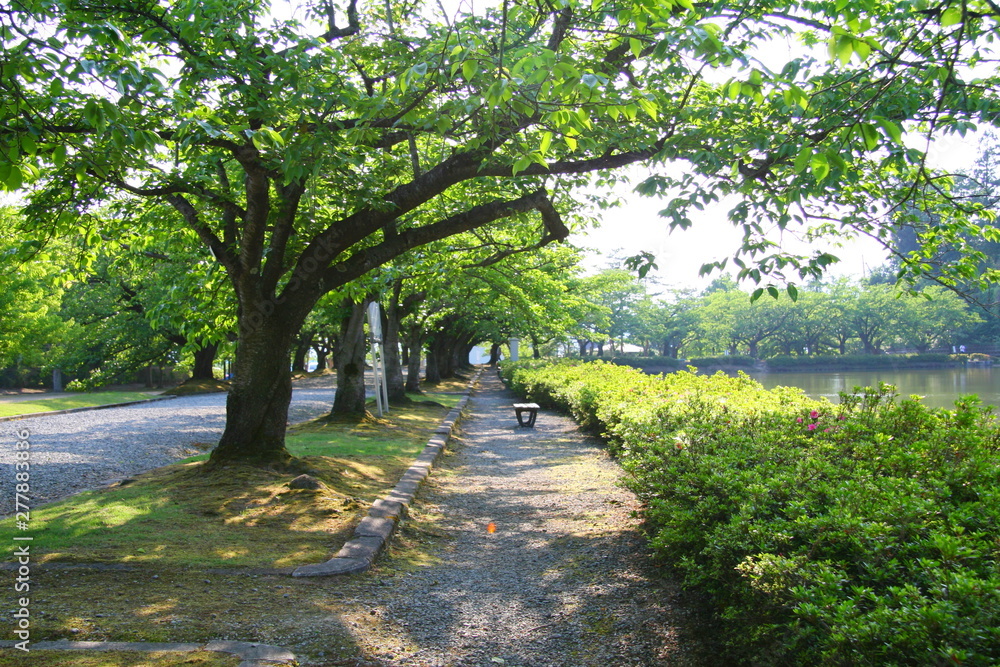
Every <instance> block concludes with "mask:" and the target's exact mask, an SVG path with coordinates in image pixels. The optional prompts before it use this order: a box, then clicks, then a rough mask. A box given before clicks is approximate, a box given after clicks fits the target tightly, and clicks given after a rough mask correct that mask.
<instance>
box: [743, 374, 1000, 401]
mask: <svg viewBox="0 0 1000 667" xmlns="http://www.w3.org/2000/svg"><path fill="white" fill-rule="evenodd" d="M751 375H752V376H753V377H754V379H756V380H757V381H759V382H760V383H761V384H763V385H764V386H765V387H767V388H768V389H771V388H773V387H778V386H785V387H800V388H802V390H803V391H805V392H806V394H808V395H810V396H812V397H814V398H820V397H823V398H827V399H829V400H830V401H833V402H834V403H839V402H840V398H839V394H840V392H842V391H845V392H850V391H852V390H853V389H854V387H856V386H858V387H870V386H876V385H877V384H878V383H879V382H880V381H881V382H886V383H888V384H892V385H895V386H896V390H897V391H898V392H899V395H900V396H901V397H904V398H905V397H909V396H910V395H911V394H917V395H919V396H923V397H924V399H923V403H924V404H925V405H928V406H930V407H935V408H954V407H955V400H956V399H958V397H959V396H967V395H969V394H976V395H978V396H979V398H980V399H981V400H982V401H983V402H984V403H988V404H990V405H994V406H997V407H998V408H1000V367H997V368H946V369H938V370H914V371H891V370H885V371H841V372H835V373H760V374H757V373H751Z"/></svg>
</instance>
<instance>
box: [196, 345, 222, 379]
mask: <svg viewBox="0 0 1000 667" xmlns="http://www.w3.org/2000/svg"><path fill="white" fill-rule="evenodd" d="M218 351H219V344H218V343H206V344H205V345H204V346H203V347H202V348H201V349H200V350H197V351H196V352H195V353H194V367H193V368H192V369H191V379H193V380H214V379H215V355H216V353H217V352H218Z"/></svg>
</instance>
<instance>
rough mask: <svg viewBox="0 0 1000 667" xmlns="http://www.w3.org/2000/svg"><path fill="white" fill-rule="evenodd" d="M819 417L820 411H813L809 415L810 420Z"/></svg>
mask: <svg viewBox="0 0 1000 667" xmlns="http://www.w3.org/2000/svg"><path fill="white" fill-rule="evenodd" d="M817 417H819V411H818V410H813V411H812V412H810V413H809V418H810V419H816V418H817Z"/></svg>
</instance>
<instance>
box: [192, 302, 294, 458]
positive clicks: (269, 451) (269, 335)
mask: <svg viewBox="0 0 1000 667" xmlns="http://www.w3.org/2000/svg"><path fill="white" fill-rule="evenodd" d="M254 324H255V325H257V326H241V327H240V336H239V341H238V343H237V346H236V360H235V362H234V363H233V383H232V387H231V388H230V390H229V398H228V400H227V401H226V429H225V431H224V432H223V434H222V439H221V440H219V445H218V446H217V447H216V448H215V449H214V450H213V451H212V456H211V461H212V463H227V462H240V463H250V464H258V465H260V464H284V463H287V462H288V460H289V459H290V458H291V457H290V455H289V454H288V451H287V450H286V449H285V427H286V425H287V422H288V404H289V403H290V402H291V400H292V379H291V374H290V373H289V371H288V362H289V352H290V349H291V345H292V337H293V335H294V332H295V329H296V328H297V327H298V323H295V322H288V321H287V320H285V321H283V320H282V318H279V317H275V316H273V315H272V316H270V317H261V318H260V319H259V320H257V321H255V322H254Z"/></svg>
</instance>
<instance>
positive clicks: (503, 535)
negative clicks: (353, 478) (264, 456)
mask: <svg viewBox="0 0 1000 667" xmlns="http://www.w3.org/2000/svg"><path fill="white" fill-rule="evenodd" d="M514 400H515V397H514V396H513V395H512V394H510V393H509V392H507V391H506V390H505V389H504V388H503V386H502V384H501V383H500V382H499V380H498V379H497V378H496V375H495V374H494V373H493V372H492V371H489V372H487V373H485V374H484V375H483V378H482V380H481V383H480V389H479V390H477V391H476V393H475V394H473V400H472V402H471V404H470V406H471V412H470V414H469V416H468V417H467V418H466V419H465V420H464V421H463V422H462V425H461V431H463V432H464V433H463V435H462V436H461V438H460V440H459V442H458V443H456V442H454V441H453V443H452V450H453V454H452V455H451V456H450V457H448V458H447V459H446V460H445V462H444V465H443V467H439V468H437V469H435V471H434V472H433V474H432V475H431V477H430V482H429V484H428V486H426V487H425V488H424V489H423V490H422V491H421V493H420V494H419V496H418V501H417V503H416V505H415V507H414V508H413V519H412V523H414V524H416V526H417V527H419V526H421V525H425V524H426V523H427V522H428V520H433V521H432V524H433V526H434V527H435V528H434V529H430V530H431V532H432V534H437V535H440V539H437V540H434V541H435V542H436V548H433V549H431V550H430V553H431V555H432V556H433V561H432V562H431V563H430V564H426V565H425V566H422V567H416V568H412V569H411V570H410V571H409V573H407V574H405V575H395V576H392V579H391V580H387V581H380V580H379V575H380V573H383V574H386V575H391V574H392V573H393V572H396V571H398V570H400V569H405V564H404V563H402V562H396V560H395V559H396V557H394V556H393V553H392V552H390V554H389V555H388V556H384V557H383V558H382V560H381V561H380V562H379V563H378V566H377V569H376V571H375V572H374V573H372V575H371V583H372V584H374V585H373V586H372V587H371V588H370V589H369V590H368V591H367V593H368V594H369V595H371V596H373V599H369V600H367V601H368V602H369V604H371V605H372V610H371V612H370V614H371V615H372V616H377V617H378V618H379V619H380V620H381V622H380V623H378V624H377V625H376V626H372V627H370V628H369V630H371V631H372V632H368V633H357V634H356V635H355V638H354V639H355V641H356V642H357V643H358V644H359V645H360V646H359V648H361V649H362V652H363V653H364V654H365V655H367V656H368V657H369V659H375V660H378V661H379V662H380V663H381V664H385V665H400V666H403V665H407V666H430V665H435V666H437V665H441V666H449V667H451V666H456V667H457V666H459V665H470V666H471V665H477V666H479V665H489V666H491V667H492V666H493V665H500V664H502V665H519V666H521V667H541V666H550V665H551V666H557V665H558V666H567V667H568V666H573V667H583V666H588V665H594V666H597V665H600V666H602V667H607V666H615V667H619V666H624V665H694V664H698V663H697V662H696V661H695V660H694V658H693V657H691V656H690V651H687V650H685V648H683V647H686V646H688V645H689V641H688V640H687V639H685V638H684V634H685V632H684V631H683V630H682V628H684V627H685V626H686V624H687V623H688V619H687V615H686V614H685V613H684V612H683V610H681V609H678V608H676V607H675V606H673V605H672V603H671V600H672V599H675V598H676V590H675V589H673V588H671V587H670V586H668V585H666V584H664V582H663V581H662V580H661V579H660V578H659V576H658V574H657V571H656V569H655V568H654V567H652V566H651V565H650V564H649V562H648V560H647V550H646V547H645V544H644V541H643V538H642V536H641V535H640V534H639V532H638V530H637V526H638V521H637V519H635V518H634V516H633V511H634V510H636V509H637V503H636V501H635V498H634V497H633V496H632V495H631V494H630V493H629V492H627V491H625V490H624V489H622V488H620V487H619V486H618V485H617V484H616V482H617V479H618V477H619V476H620V474H621V471H620V469H619V468H618V467H617V465H615V464H614V463H613V462H612V461H611V460H610V459H609V458H608V456H607V455H606V453H605V452H604V451H603V450H602V449H600V447H599V446H598V443H596V442H595V441H594V440H593V439H590V438H588V437H586V436H583V435H582V434H581V433H580V432H579V430H578V429H577V427H576V425H575V424H574V423H573V422H572V421H571V420H569V419H567V418H564V417H560V416H556V415H554V414H552V413H548V412H544V411H543V412H542V413H541V414H540V415H539V417H538V422H537V424H536V425H535V427H534V428H533V429H530V428H521V427H519V426H518V425H517V422H516V420H515V418H514V414H513V410H512V409H511V407H510V406H511V403H512V402H514ZM491 523H492V524H494V525H495V532H492V533H491V532H490V531H489V526H490V524H491ZM401 539H402V540H404V541H405V540H406V539H407V531H406V530H405V529H404V532H403V535H402V536H401ZM410 539H415V538H414V537H413V534H412V533H411V535H410ZM379 584H381V585H379ZM358 593H361V591H358ZM362 596H363V597H368V595H365V594H363V593H362Z"/></svg>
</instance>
